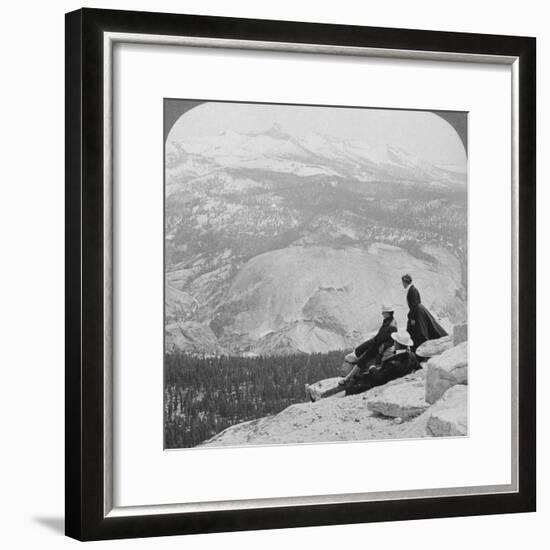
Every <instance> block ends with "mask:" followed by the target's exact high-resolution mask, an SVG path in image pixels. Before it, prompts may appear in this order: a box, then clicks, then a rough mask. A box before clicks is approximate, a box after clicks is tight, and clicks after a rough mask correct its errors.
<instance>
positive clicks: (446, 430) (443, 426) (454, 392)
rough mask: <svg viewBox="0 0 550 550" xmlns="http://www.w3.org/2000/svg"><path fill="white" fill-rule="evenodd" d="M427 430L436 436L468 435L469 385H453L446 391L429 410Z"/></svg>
mask: <svg viewBox="0 0 550 550" xmlns="http://www.w3.org/2000/svg"><path fill="white" fill-rule="evenodd" d="M426 431H427V433H428V434H429V435H431V436H435V437H453V436H462V435H468V387H467V386H463V385H457V386H453V387H452V388H449V389H448V390H447V391H446V392H445V394H444V395H443V397H442V398H441V399H440V400H439V401H438V402H437V403H436V404H435V405H434V406H433V407H432V408H431V409H430V410H429V418H428V422H427V426H426Z"/></svg>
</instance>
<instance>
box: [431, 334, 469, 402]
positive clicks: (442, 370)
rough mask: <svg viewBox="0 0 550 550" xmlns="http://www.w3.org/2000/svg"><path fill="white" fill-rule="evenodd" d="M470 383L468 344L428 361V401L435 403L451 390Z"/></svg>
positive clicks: (462, 344)
mask: <svg viewBox="0 0 550 550" xmlns="http://www.w3.org/2000/svg"><path fill="white" fill-rule="evenodd" d="M467 383H468V342H467V341H466V342H462V343H461V344H459V345H458V346H455V347H454V348H451V349H449V350H447V351H445V352H444V353H442V354H441V355H438V356H436V357H432V358H431V359H430V360H429V361H428V367H427V371H426V401H427V402H428V403H430V404H433V403H435V402H436V401H437V400H438V399H439V398H440V397H441V396H442V395H443V394H444V393H445V392H446V391H447V390H448V389H449V388H451V387H452V386H455V385H456V384H467Z"/></svg>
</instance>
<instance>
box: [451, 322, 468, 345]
mask: <svg viewBox="0 0 550 550" xmlns="http://www.w3.org/2000/svg"><path fill="white" fill-rule="evenodd" d="M466 340H468V324H467V323H462V324H460V325H455V326H454V327H453V344H454V345H455V346H458V344H462V342H466Z"/></svg>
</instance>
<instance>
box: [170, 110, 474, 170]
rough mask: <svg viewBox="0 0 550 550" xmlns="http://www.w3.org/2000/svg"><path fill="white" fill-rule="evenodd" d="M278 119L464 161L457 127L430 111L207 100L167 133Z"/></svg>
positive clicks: (247, 126) (185, 134)
mask: <svg viewBox="0 0 550 550" xmlns="http://www.w3.org/2000/svg"><path fill="white" fill-rule="evenodd" d="M464 116H466V114H464ZM274 124H278V125H279V126H280V127H281V129H282V130H283V131H284V132H286V133H288V134H290V135H292V136H294V137H297V138H299V137H300V136H304V135H307V134H308V133H311V132H316V133H321V134H328V135H330V136H334V137H338V138H340V139H342V140H359V141H364V142H366V143H367V144H368V145H370V146H379V145H394V146H398V147H401V148H402V149H404V150H405V151H408V152H409V153H412V154H414V155H415V156H418V157H420V158H421V159H423V160H427V161H429V162H431V163H433V164H439V165H454V166H460V167H465V166H466V153H465V151H464V146H463V145H462V141H461V139H460V138H459V136H458V134H457V133H456V131H455V130H454V129H453V128H452V126H450V125H449V123H447V122H446V121H444V120H443V119H442V118H440V117H439V116H437V115H435V114H433V113H430V112H426V111H404V110H392V109H368V108H349V107H317V106H303V105H277V104H256V103H223V102H208V103H204V104H202V105H199V106H198V107H195V108H193V109H191V110H189V111H187V112H186V113H184V114H183V115H182V116H181V117H180V118H179V119H178V120H177V122H176V123H175V124H174V126H173V127H172V129H171V131H170V133H169V136H168V139H169V140H173V141H183V140H188V139H192V138H196V137H206V136H213V135H219V134H221V133H223V132H224V131H226V130H232V131H235V132H239V133H254V132H261V131H263V130H267V129H269V128H271V127H272V126H273V125H274Z"/></svg>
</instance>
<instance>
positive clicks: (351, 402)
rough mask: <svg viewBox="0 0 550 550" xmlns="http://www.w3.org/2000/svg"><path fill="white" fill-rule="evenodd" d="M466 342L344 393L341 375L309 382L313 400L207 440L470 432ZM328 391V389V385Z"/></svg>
mask: <svg viewBox="0 0 550 550" xmlns="http://www.w3.org/2000/svg"><path fill="white" fill-rule="evenodd" d="M467 345H468V344H467V342H462V343H461V344H459V345H458V346H456V347H454V348H451V349H448V350H446V351H444V352H443V353H442V354H441V355H438V356H436V357H433V358H432V359H430V360H429V361H428V362H427V363H426V362H425V363H422V365H423V368H422V369H420V370H418V371H416V372H414V373H412V374H409V375H407V376H404V377H402V378H398V379H396V380H392V381H391V382H388V383H387V384H384V385H383V386H378V387H375V388H372V389H370V390H368V391H366V392H364V393H361V394H358V395H351V396H346V397H344V392H342V391H339V392H335V393H334V394H332V395H331V398H327V399H321V397H324V396H325V395H327V393H326V392H327V390H332V389H335V388H336V389H337V383H338V380H340V378H339V377H333V378H328V379H326V380H321V381H319V382H316V383H315V384H311V385H309V386H306V393H307V395H308V397H309V398H310V399H311V400H313V401H314V402H313V403H312V402H308V403H300V404H296V405H291V406H290V407H287V408H286V409H285V410H283V411H282V412H280V413H279V414H275V415H272V416H268V417H264V418H260V419H257V420H252V421H250V422H243V423H241V424H237V425H235V426H232V427H230V428H227V429H226V430H224V431H223V432H221V433H219V434H217V435H216V436H214V437H213V438H211V439H210V440H208V441H206V442H205V443H203V446H207V447H213V446H240V445H277V444H285V443H288V444H292V443H313V442H336V441H358V440H372V439H407V438H424V437H457V436H465V435H467V434H468V387H467V383H468V376H467V368H468V365H467ZM329 393H330V391H329Z"/></svg>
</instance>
